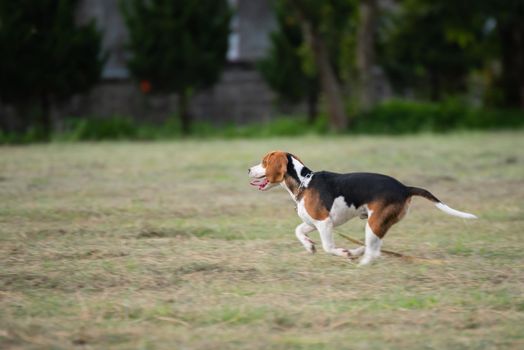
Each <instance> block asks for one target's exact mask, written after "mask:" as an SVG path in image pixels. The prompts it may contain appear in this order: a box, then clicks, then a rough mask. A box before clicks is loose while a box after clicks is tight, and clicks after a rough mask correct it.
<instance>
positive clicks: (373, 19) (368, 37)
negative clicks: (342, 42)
mask: <svg viewBox="0 0 524 350" xmlns="http://www.w3.org/2000/svg"><path fill="white" fill-rule="evenodd" d="M377 9H378V7H377V1H376V0H360V5H359V16H360V18H359V25H358V33H357V69H358V82H359V100H360V101H359V105H360V109H362V110H364V111H367V110H369V109H370V108H371V107H373V105H374V104H375V103H376V99H377V98H376V96H375V84H374V80H373V67H374V66H375V32H376V27H377Z"/></svg>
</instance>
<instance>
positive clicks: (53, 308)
mask: <svg viewBox="0 0 524 350" xmlns="http://www.w3.org/2000/svg"><path fill="white" fill-rule="evenodd" d="M272 149H285V150H288V151H292V152H294V153H296V154H297V155H299V156H300V157H301V158H302V159H303V160H304V161H305V162H306V164H307V165H308V166H310V167H311V168H312V169H313V170H321V169H329V170H332V171H339V172H349V171H373V172H382V173H387V174H390V175H392V176H395V177H397V178H398V179H400V180H401V181H402V182H404V183H406V184H409V185H416V186H420V187H425V188H427V189H429V190H430V191H432V192H433V193H434V194H435V195H437V197H439V198H440V199H442V200H443V201H444V202H446V203H447V204H449V205H450V206H452V207H453V208H456V209H458V210H464V211H467V212H471V213H475V214H477V215H478V216H479V217H480V219H479V220H476V221H467V220H463V219H459V218H456V217H452V216H448V215H446V214H444V213H442V212H441V211H439V210H436V209H435V208H434V207H433V206H432V205H431V204H430V203H429V202H428V201H426V200H424V199H415V200H414V201H413V205H412V207H411V212H410V214H409V215H408V216H407V217H406V218H405V219H404V220H403V221H402V222H401V223H399V224H397V225H396V226H394V227H393V229H392V230H391V231H390V232H389V233H388V235H387V236H386V239H385V242H384V246H383V247H384V248H385V249H391V250H394V251H398V252H402V253H405V254H408V255H413V256H418V257H426V258H430V259H432V260H430V261H414V262H410V261H405V260H402V259H399V258H395V257H390V256H384V257H383V258H382V259H379V260H378V261H377V262H376V263H374V264H373V265H370V266H367V267H357V264H356V263H355V262H351V261H348V260H345V259H343V258H340V257H335V256H329V255H327V254H324V253H323V252H322V251H319V252H318V253H317V254H315V255H308V254H307V253H306V252H305V250H304V249H303V248H302V246H301V244H300V243H299V242H298V241H297V240H296V238H295V236H294V227H295V226H296V225H298V224H299V223H300V221H299V219H298V217H297V216H296V214H295V212H294V208H293V203H292V201H291V199H290V197H289V195H288V194H287V193H286V192H284V191H283V190H282V189H280V188H275V189H273V190H272V191H270V192H266V193H261V192H258V191H257V190H256V189H254V188H253V187H250V186H249V185H248V179H247V176H246V172H247V168H248V167H249V166H252V165H253V164H255V163H256V162H258V161H259V159H260V157H261V156H262V155H263V154H264V153H265V152H266V151H268V150H272ZM523 150H524V132H503V133H464V134H450V135H439V136H432V135H420V136H408V137H364V136H359V137H331V138H318V137H313V136H311V137H304V138H286V139H281V138H278V139H266V140H255V141H249V140H235V141H220V140H207V141H197V140H187V141H177V142H162V143H160V142H159V143H96V144H87V143H81V144H67V143H56V144H49V145H33V146H24V147H2V148H0V348H1V349H72V348H79V349H337V348H338V349H386V348H387V349H390V348H396V349H425V348H427V349H432V348H435V349H495V348H496V349H522V348H524V273H523V271H524V270H523V268H524V252H523V248H524V244H523V243H522V239H523V234H524V232H523V230H524V152H523ZM337 231H338V232H341V233H344V234H348V235H350V236H352V237H354V238H359V239H361V238H363V235H364V234H363V233H364V221H361V220H359V219H354V220H353V221H351V222H349V223H348V224H346V225H344V226H342V227H340V228H337ZM311 236H312V238H313V239H314V240H316V241H317V242H318V241H319V239H318V234H316V233H313V234H312V235H311ZM336 240H337V243H338V245H339V246H342V247H352V248H353V247H355V245H353V244H350V243H349V242H347V241H345V240H344V239H343V238H341V237H338V236H337V237H336Z"/></svg>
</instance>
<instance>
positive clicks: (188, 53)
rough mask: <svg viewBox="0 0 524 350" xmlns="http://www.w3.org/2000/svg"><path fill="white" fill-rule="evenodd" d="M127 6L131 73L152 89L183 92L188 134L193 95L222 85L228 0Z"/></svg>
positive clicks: (134, 0)
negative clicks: (220, 79) (220, 82)
mask: <svg viewBox="0 0 524 350" xmlns="http://www.w3.org/2000/svg"><path fill="white" fill-rule="evenodd" d="M122 9H123V13H124V17H125V20H126V24H127V26H128V28H129V34H130V41H129V49H130V50H131V53H132V57H131V59H130V60H129V63H128V66H129V69H130V71H131V73H132V74H133V76H134V77H135V78H136V79H137V80H139V81H141V82H142V83H141V85H142V86H146V85H147V86H148V91H151V93H169V92H175V93H177V94H178V100H179V103H178V105H179V116H180V121H181V125H182V132H183V133H185V134H188V133H189V132H190V130H191V116H190V114H189V110H188V107H189V99H190V98H191V96H192V95H193V94H194V93H195V92H196V91H197V90H200V89H203V88H207V87H209V86H211V85H213V84H214V83H216V82H217V80H218V79H219V77H220V73H221V72H222V69H223V67H224V65H225V62H226V52H227V47H228V36H229V20H230V18H231V10H230V8H229V5H228V2H227V0H213V1H209V0H177V1H173V0H147V1H145V0H130V1H129V2H127V1H126V2H122ZM146 82H147V84H146Z"/></svg>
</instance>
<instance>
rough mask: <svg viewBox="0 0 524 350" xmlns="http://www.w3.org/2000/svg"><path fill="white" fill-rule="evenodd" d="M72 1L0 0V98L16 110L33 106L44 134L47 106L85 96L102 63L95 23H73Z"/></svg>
mask: <svg viewBox="0 0 524 350" xmlns="http://www.w3.org/2000/svg"><path fill="white" fill-rule="evenodd" d="M76 2H77V1H75V0H39V1H30V0H20V1H12V0H0V99H1V100H2V102H4V103H8V104H13V105H15V106H17V107H20V106H24V105H25V106H27V105H28V104H31V103H33V102H35V103H38V104H39V106H40V111H39V118H38V119H39V120H38V122H39V124H40V127H41V128H43V131H44V132H45V134H46V135H48V134H49V132H50V130H51V127H52V125H51V115H50V111H51V105H52V103H54V102H59V101H62V100H65V99H67V98H69V97H71V96H72V95H74V94H77V93H81V92H86V91H87V90H88V89H89V88H90V87H92V86H93V85H94V84H95V83H96V82H97V81H98V79H99V77H100V73H101V70H102V66H103V63H104V59H103V57H102V56H101V54H100V52H101V51H100V43H101V37H100V33H99V32H98V31H97V30H96V27H95V24H94V22H91V23H89V24H86V25H82V26H78V25H76V24H75V5H76ZM21 117H22V118H28V116H27V115H21Z"/></svg>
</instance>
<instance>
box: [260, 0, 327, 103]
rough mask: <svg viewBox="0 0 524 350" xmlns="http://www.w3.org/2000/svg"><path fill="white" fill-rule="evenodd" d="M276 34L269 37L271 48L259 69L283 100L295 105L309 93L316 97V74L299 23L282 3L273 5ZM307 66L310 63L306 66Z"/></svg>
mask: <svg viewBox="0 0 524 350" xmlns="http://www.w3.org/2000/svg"><path fill="white" fill-rule="evenodd" d="M274 9H275V13H276V19H277V26H278V27H277V30H276V31H274V32H273V33H271V36H270V40H271V48H270V50H269V53H268V56H267V57H266V58H264V59H263V60H261V61H260V62H259V64H258V69H259V70H260V72H261V73H262V76H263V77H264V79H265V80H266V81H267V83H268V84H269V86H270V87H271V89H273V90H274V91H276V92H277V93H278V95H279V97H280V98H281V99H282V100H285V101H288V102H291V103H297V102H300V101H302V100H303V99H304V98H305V97H306V96H307V95H308V93H318V89H319V88H318V80H317V77H316V72H315V71H314V70H312V69H311V67H312V66H313V65H312V64H311V63H310V61H311V59H309V60H308V58H307V57H310V56H311V55H310V54H309V55H308V54H307V52H305V51H308V50H305V48H306V45H304V40H303V37H302V30H301V28H300V22H299V19H298V18H297V17H296V16H294V15H293V14H292V11H291V8H290V6H289V5H287V4H286V3H285V2H283V1H277V2H275V6H274ZM306 62H309V64H307V63H306Z"/></svg>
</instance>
